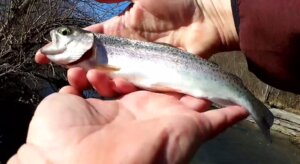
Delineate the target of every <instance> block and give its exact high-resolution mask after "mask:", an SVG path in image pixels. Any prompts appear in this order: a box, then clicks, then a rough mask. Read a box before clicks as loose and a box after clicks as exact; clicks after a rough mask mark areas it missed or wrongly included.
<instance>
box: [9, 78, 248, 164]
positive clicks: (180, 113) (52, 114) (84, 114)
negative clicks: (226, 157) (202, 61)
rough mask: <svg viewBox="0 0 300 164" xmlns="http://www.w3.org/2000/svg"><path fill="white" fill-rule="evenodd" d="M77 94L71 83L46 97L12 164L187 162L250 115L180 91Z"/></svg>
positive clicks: (94, 81) (95, 80) (238, 109)
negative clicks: (105, 97) (106, 96)
mask: <svg viewBox="0 0 300 164" xmlns="http://www.w3.org/2000/svg"><path fill="white" fill-rule="evenodd" d="M81 77H82V78H85V76H81ZM97 80H99V79H98V78H95V79H91V81H93V83H95V84H96V85H98V84H99V81H97ZM71 83H72V82H71ZM93 83H92V84H93ZM82 85H84V84H82ZM70 93H71V94H70ZM76 93H80V91H78V90H77V89H76V88H75V87H71V86H68V87H65V88H64V89H62V90H61V91H60V93H55V94H52V95H50V96H48V97H47V98H46V99H44V100H43V101H42V102H41V104H40V105H39V106H38V108H37V110H36V112H35V114H34V117H33V119H32V121H31V123H30V127H29V131H28V137H27V141H26V144H24V145H23V146H22V147H21V148H20V149H19V151H18V153H17V154H16V155H14V156H13V157H12V158H11V159H10V161H9V162H8V163H9V164H15V163H72V164H76V163H110V164H113V163H188V162H189V161H190V160H191V157H192V156H193V154H194V153H195V151H196V150H197V148H198V146H200V145H201V144H202V143H203V142H205V141H206V140H208V139H210V138H212V137H214V136H215V135H217V134H218V133H220V132H222V131H223V130H225V129H226V128H227V127H229V126H231V125H232V124H235V123H236V122H238V121H239V120H242V119H244V118H245V117H246V116H247V115H248V114H247V113H246V112H245V110H244V109H242V108H240V107H238V106H234V107H229V108H223V109H219V110H209V111H207V109H208V107H209V106H210V103H209V102H208V101H205V100H201V99H196V98H193V97H189V96H183V95H181V94H160V93H153V92H148V91H137V92H133V93H130V94H127V95H125V96H123V97H122V98H120V99H118V100H114V101H102V100H98V99H83V98H81V97H80V96H78V95H76ZM74 94H75V95H74Z"/></svg>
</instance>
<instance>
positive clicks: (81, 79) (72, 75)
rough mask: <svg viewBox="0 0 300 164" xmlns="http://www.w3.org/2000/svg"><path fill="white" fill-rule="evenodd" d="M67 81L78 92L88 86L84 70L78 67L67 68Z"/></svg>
mask: <svg viewBox="0 0 300 164" xmlns="http://www.w3.org/2000/svg"><path fill="white" fill-rule="evenodd" d="M68 81H69V83H70V85H71V86H72V87H74V88H75V89H76V90H78V92H82V91H83V90H84V89H87V88H89V87H90V84H89V82H88V79H87V77H86V71H85V70H84V69H82V68H79V67H76V68H70V69H69V70H68Z"/></svg>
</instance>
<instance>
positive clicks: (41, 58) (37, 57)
mask: <svg viewBox="0 0 300 164" xmlns="http://www.w3.org/2000/svg"><path fill="white" fill-rule="evenodd" d="M34 59H35V62H37V63H38V64H48V63H49V62H50V61H49V59H48V58H47V57H46V56H45V55H44V54H42V53H41V51H40V50H38V51H37V53H36V54H35V57H34Z"/></svg>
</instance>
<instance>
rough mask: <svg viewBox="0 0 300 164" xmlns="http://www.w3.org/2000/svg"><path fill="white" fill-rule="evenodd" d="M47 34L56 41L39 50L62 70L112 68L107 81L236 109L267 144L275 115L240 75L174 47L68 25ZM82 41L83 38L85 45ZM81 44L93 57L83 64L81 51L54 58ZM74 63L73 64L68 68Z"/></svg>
mask: <svg viewBox="0 0 300 164" xmlns="http://www.w3.org/2000/svg"><path fill="white" fill-rule="evenodd" d="M63 29H67V30H68V32H69V34H68V35H63V34H62V33H63V32H62V31H63ZM70 31H71V32H70ZM51 33H52V34H51V36H52V40H55V41H56V43H52V44H53V45H50V46H47V47H45V48H42V49H41V51H42V53H44V54H45V55H46V56H47V57H48V58H49V59H50V60H51V61H53V62H55V63H58V64H60V65H64V66H66V67H74V66H79V67H82V68H84V69H86V70H88V69H92V68H96V67H97V66H99V65H102V66H103V65H104V66H111V67H115V68H118V70H117V71H112V72H111V73H110V74H109V75H110V76H111V77H122V78H125V79H127V80H128V81H130V82H131V83H133V84H135V85H136V86H139V87H141V88H144V89H149V90H158V91H176V92H180V93H184V94H188V95H191V96H194V97H197V98H205V99H208V100H210V101H212V102H214V103H216V104H219V105H221V106H229V105H240V106H242V107H244V108H245V109H246V110H247V111H248V112H249V113H250V115H251V116H252V117H253V119H254V120H255V121H256V123H257V124H258V126H259V127H260V129H261V130H262V132H263V134H264V135H265V137H266V138H267V139H268V140H271V137H270V128H271V126H272V124H273V121H274V117H273V114H272V113H271V112H270V111H269V109H268V108H267V107H266V106H265V105H264V104H263V103H262V102H260V101H259V100H258V99H257V98H255V96H254V95H253V94H252V93H251V92H250V91H249V90H248V89H247V88H246V87H245V86H244V85H243V83H242V81H241V80H240V79H239V78H238V77H236V76H235V75H232V74H230V73H227V72H224V71H223V70H221V69H220V68H219V67H218V66H217V65H216V64H213V63H210V62H208V61H206V60H204V59H200V58H197V57H195V56H194V55H193V54H190V53H187V52H185V51H182V50H180V49H177V48H174V47H170V46H166V45H161V44H156V43H150V42H143V41H137V40H130V39H125V38H119V37H113V36H107V35H103V34H93V35H91V34H92V33H90V32H86V31H83V30H81V29H77V28H72V27H61V28H58V29H55V30H53V31H52V32H51ZM66 33H67V32H65V34H66ZM80 37H83V38H84V39H82V38H80ZM82 40H87V41H88V44H89V45H87V44H86V43H85V42H83V41H82ZM91 40H93V41H92V44H91ZM72 42H76V43H72ZM54 44H63V45H66V46H65V47H63V46H61V45H54ZM72 44H73V46H68V45H72ZM80 44H83V45H82V46H79V47H84V48H86V49H92V55H91V56H90V57H89V58H88V59H86V60H82V61H79V60H80V59H79V56H80V55H81V56H83V55H84V53H82V50H79V51H78V52H80V53H81V54H76V55H74V56H75V57H73V56H72V53H69V54H68V53H64V52H62V53H59V54H55V55H54V54H53V52H55V51H56V50H55V47H59V48H60V49H63V48H65V49H68V48H71V49H73V50H76V47H74V45H80ZM51 46H52V47H51ZM53 47H54V48H53ZM62 47H63V48H62ZM89 47H90V48H89ZM86 51H88V50H85V52H86ZM66 52H67V51H66ZM76 52H77V51H76ZM66 57H67V58H66ZM76 61H77V62H76ZM78 61H79V62H78ZM74 62H75V63H76V64H72V63H74ZM70 64H71V65H70Z"/></svg>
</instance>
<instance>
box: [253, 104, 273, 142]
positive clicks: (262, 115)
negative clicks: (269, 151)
mask: <svg viewBox="0 0 300 164" xmlns="http://www.w3.org/2000/svg"><path fill="white" fill-rule="evenodd" d="M256 102H257V103H256V105H255V106H253V107H254V108H257V110H256V111H257V112H258V113H257V115H256V116H257V117H254V120H255V121H256V123H257V125H258V126H259V128H260V129H261V131H262V133H263V135H264V136H265V138H266V139H267V140H268V141H269V142H272V138H271V134H270V129H271V127H272V125H273V122H274V116H273V114H272V112H271V111H270V110H269V109H268V108H267V107H266V106H265V105H264V104H263V103H262V102H260V101H259V100H257V101H256ZM254 116H255V115H254Z"/></svg>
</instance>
